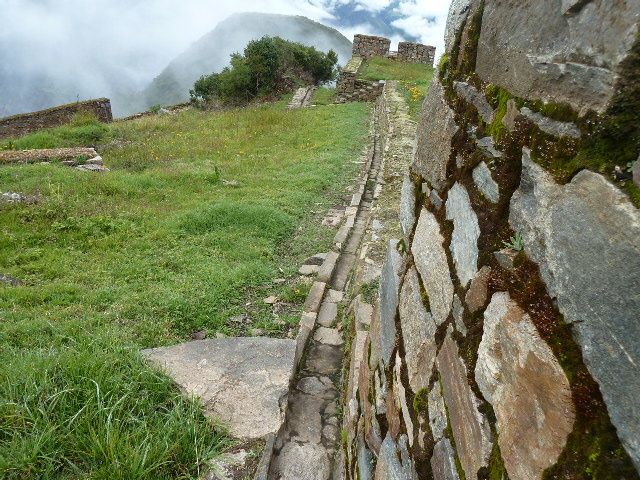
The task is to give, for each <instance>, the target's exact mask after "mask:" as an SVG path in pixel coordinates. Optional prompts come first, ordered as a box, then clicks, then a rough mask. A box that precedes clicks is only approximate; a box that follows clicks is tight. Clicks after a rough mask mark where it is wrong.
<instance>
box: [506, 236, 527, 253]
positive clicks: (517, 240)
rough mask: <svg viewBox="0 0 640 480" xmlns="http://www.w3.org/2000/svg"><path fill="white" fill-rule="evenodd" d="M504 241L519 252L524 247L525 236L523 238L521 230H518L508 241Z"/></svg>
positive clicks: (507, 245)
mask: <svg viewBox="0 0 640 480" xmlns="http://www.w3.org/2000/svg"><path fill="white" fill-rule="evenodd" d="M502 243H503V245H504V246H505V247H507V248H510V249H511V250H515V251H517V252H521V251H522V250H523V249H524V238H522V234H521V233H520V232H516V234H515V235H513V236H512V237H511V238H510V239H509V241H508V242H504V241H503V242H502Z"/></svg>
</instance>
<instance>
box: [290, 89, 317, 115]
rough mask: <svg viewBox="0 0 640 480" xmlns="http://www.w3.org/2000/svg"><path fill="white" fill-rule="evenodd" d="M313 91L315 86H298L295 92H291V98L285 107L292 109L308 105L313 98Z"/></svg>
mask: <svg viewBox="0 0 640 480" xmlns="http://www.w3.org/2000/svg"><path fill="white" fill-rule="evenodd" d="M315 91H316V87H315V86H311V87H300V88H299V89H298V90H296V93H294V94H293V98H292V99H291V101H290V102H289V105H288V106H287V108H288V109H289V110H294V109H296V108H304V107H308V106H309V104H310V103H311V99H312V98H313V93H314V92H315Z"/></svg>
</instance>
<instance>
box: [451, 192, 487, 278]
mask: <svg viewBox="0 0 640 480" xmlns="http://www.w3.org/2000/svg"><path fill="white" fill-rule="evenodd" d="M446 210H447V220H452V221H453V235H452V237H451V247H450V248H451V254H452V255H453V262H454V264H455V267H456V273H457V274H458V279H459V280H460V284H461V285H462V286H463V287H466V286H467V284H468V283H469V281H471V279H472V278H473V276H474V275H475V274H476V272H477V271H478V238H479V237H480V226H479V225H478V217H477V215H476V213H475V212H474V211H473V208H472V207H471V200H470V199H469V194H468V193H467V191H466V190H465V188H464V187H463V186H462V185H461V184H459V183H457V182H456V183H455V184H454V185H453V187H451V190H449V197H448V198H447V203H446Z"/></svg>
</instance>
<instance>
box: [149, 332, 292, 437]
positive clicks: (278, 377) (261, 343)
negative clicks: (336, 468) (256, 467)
mask: <svg viewBox="0 0 640 480" xmlns="http://www.w3.org/2000/svg"><path fill="white" fill-rule="evenodd" d="M295 352H296V342H295V340H287V339H277V338H262V337H258V338H256V337H251V338H250V337H238V338H213V339H207V340H198V341H195V342H188V343H183V344H180V345H174V346H171V347H161V348H153V349H149V350H143V351H142V355H143V356H144V357H145V358H147V359H148V360H149V361H150V362H151V363H152V364H154V365H156V366H159V367H160V368H162V369H164V370H165V371H166V372H167V373H168V374H169V375H170V376H171V377H172V378H173V379H174V380H175V382H176V383H177V384H178V385H179V386H180V388H181V389H182V390H183V391H184V392H185V393H187V394H190V395H195V396H197V397H198V398H200V399H201V400H202V403H203V404H204V406H205V409H206V414H207V415H208V416H209V417H211V418H214V419H215V420H219V421H222V422H223V423H225V424H227V425H228V427H229V430H230V432H231V434H232V435H233V436H235V437H238V438H241V439H256V438H261V437H264V436H265V435H267V434H269V433H275V432H276V431H277V430H278V429H279V428H280V426H281V424H282V422H283V420H284V413H283V412H282V410H281V404H283V402H282V401H281V400H282V398H283V397H284V396H286V395H287V392H288V390H289V380H290V378H291V374H292V371H293V366H294V356H295Z"/></svg>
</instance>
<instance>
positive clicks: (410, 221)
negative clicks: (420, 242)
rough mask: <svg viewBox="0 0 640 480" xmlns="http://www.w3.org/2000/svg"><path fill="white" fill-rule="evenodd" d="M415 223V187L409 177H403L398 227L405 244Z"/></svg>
mask: <svg viewBox="0 0 640 480" xmlns="http://www.w3.org/2000/svg"><path fill="white" fill-rule="evenodd" d="M415 223H416V187H415V185H414V184H413V182H412V181H411V177H409V175H408V174H407V175H405V176H404V178H403V180H402V189H401V192H400V227H401V228H402V235H403V236H404V239H405V242H407V244H408V242H409V236H410V235H411V232H412V231H413V225H414V224H415Z"/></svg>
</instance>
